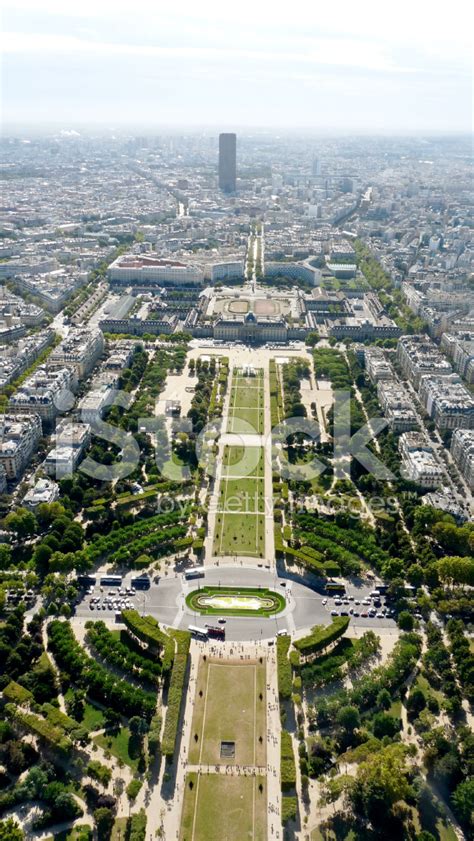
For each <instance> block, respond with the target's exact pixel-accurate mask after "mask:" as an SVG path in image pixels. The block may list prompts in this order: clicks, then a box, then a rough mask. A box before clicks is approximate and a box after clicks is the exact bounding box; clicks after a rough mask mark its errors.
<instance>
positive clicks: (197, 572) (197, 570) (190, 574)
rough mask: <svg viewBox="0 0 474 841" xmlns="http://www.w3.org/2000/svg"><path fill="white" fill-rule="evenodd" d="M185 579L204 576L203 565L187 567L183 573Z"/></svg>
mask: <svg viewBox="0 0 474 841" xmlns="http://www.w3.org/2000/svg"><path fill="white" fill-rule="evenodd" d="M184 577H185V579H186V581H190V579H191V578H204V567H194V569H187V570H186V572H185V573H184Z"/></svg>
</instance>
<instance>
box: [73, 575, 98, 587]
mask: <svg viewBox="0 0 474 841" xmlns="http://www.w3.org/2000/svg"><path fill="white" fill-rule="evenodd" d="M96 582H97V579H96V577H95V575H78V576H77V583H78V585H79V587H84V589H85V588H86V587H94V586H95V584H96Z"/></svg>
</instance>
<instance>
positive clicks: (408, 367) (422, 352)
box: [397, 336, 452, 388]
mask: <svg viewBox="0 0 474 841" xmlns="http://www.w3.org/2000/svg"><path fill="white" fill-rule="evenodd" d="M397 360H398V363H399V365H400V367H401V370H402V373H403V376H405V377H406V378H407V379H408V380H410V381H411V382H412V383H413V385H414V387H415V388H418V386H419V384H420V380H421V378H422V376H423V375H424V374H430V375H436V376H448V375H449V374H451V372H452V367H451V365H450V363H449V362H448V360H447V359H445V358H444V356H442V355H441V353H440V352H439V350H438V348H437V347H436V345H435V344H434V342H432V341H431V339H429V338H428V336H400V338H399V340H398V345H397Z"/></svg>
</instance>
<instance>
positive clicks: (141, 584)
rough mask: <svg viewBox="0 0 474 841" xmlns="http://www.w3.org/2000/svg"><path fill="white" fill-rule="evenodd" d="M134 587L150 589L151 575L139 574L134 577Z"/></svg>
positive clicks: (135, 588)
mask: <svg viewBox="0 0 474 841" xmlns="http://www.w3.org/2000/svg"><path fill="white" fill-rule="evenodd" d="M132 587H133V588H134V590H149V589H150V587H151V582H150V577H149V576H148V575H138V576H137V577H136V578H132Z"/></svg>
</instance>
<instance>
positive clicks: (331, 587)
mask: <svg viewBox="0 0 474 841" xmlns="http://www.w3.org/2000/svg"><path fill="white" fill-rule="evenodd" d="M324 592H325V593H327V595H328V596H345V595H346V587H345V584H338V583H337V581H328V582H327V584H326V585H325V587H324Z"/></svg>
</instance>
